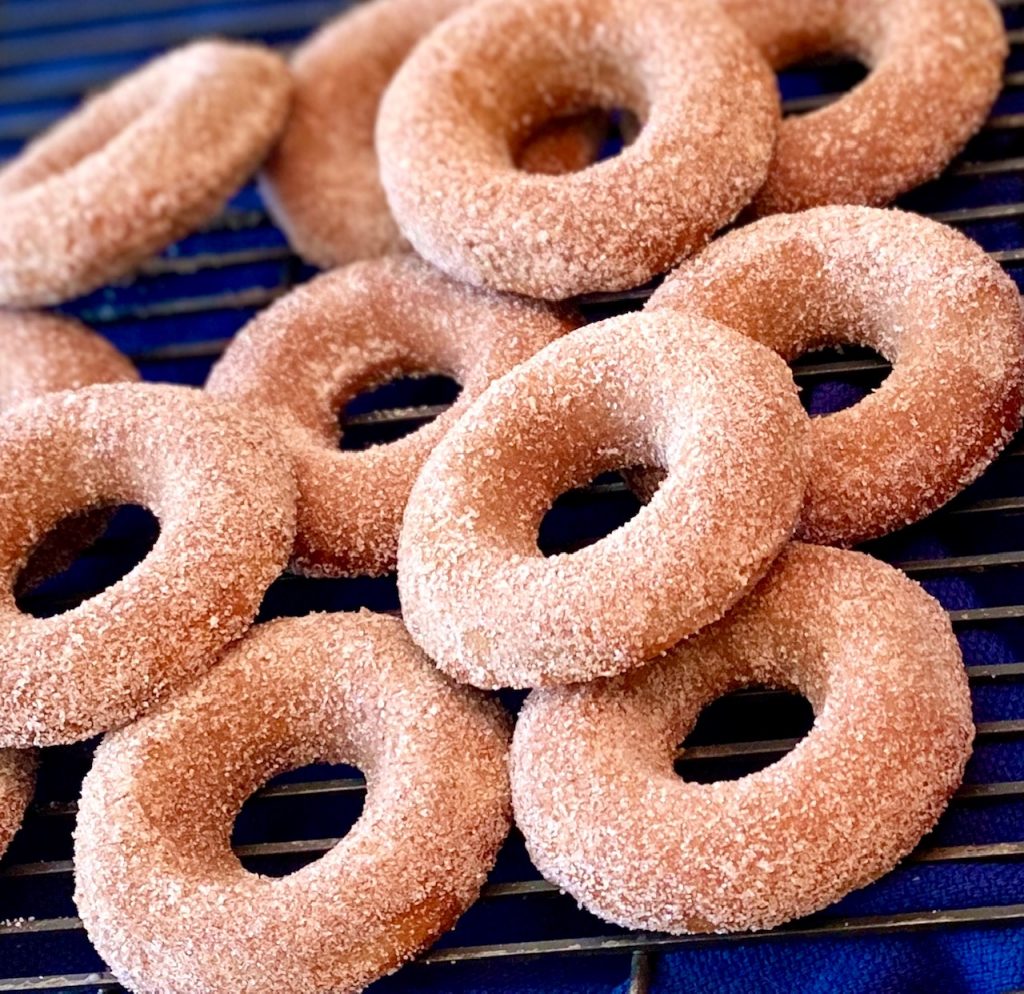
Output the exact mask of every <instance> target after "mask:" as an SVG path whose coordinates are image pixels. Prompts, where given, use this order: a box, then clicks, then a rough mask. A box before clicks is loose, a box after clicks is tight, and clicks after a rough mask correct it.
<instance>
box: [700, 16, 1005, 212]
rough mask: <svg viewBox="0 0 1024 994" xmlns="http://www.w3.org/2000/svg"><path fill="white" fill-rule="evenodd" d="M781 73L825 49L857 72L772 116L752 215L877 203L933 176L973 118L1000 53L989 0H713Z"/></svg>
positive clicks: (987, 104)
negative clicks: (842, 86) (854, 63)
mask: <svg viewBox="0 0 1024 994" xmlns="http://www.w3.org/2000/svg"><path fill="white" fill-rule="evenodd" d="M719 3H720V4H721V6H722V8H723V9H724V10H725V12H726V13H728V14H729V15H730V16H731V17H732V18H733V19H734V20H735V21H736V23H737V24H739V25H740V27H742V28H743V29H744V31H745V32H746V33H747V35H748V36H749V38H750V40H751V41H752V42H753V43H754V44H755V45H757V47H758V48H759V49H760V50H761V52H762V53H763V54H764V55H765V57H766V58H767V59H768V61H769V62H770V63H771V64H772V65H773V66H774V67H775V68H776V69H781V68H784V67H786V66H788V65H791V64H793V63H795V62H799V61H801V60H804V59H808V58H810V57H812V56H815V55H821V54H823V53H825V52H831V53H836V54H839V55H847V56H850V57H852V58H855V59H858V60H860V61H861V62H863V63H864V64H865V65H866V66H867V67H868V70H869V73H868V76H867V78H866V79H865V80H864V81H863V82H861V83H860V84H859V85H858V86H856V87H854V88H853V89H852V90H851V91H850V92H848V93H845V94H843V95H841V96H840V97H839V99H837V100H836V101H835V102H834V103H831V104H829V105H827V106H826V107H823V108H820V109H818V110H814V111H811V112H810V113H808V114H800V115H792V116H790V117H787V118H786V119H785V120H784V121H783V122H782V127H781V129H780V131H779V140H778V145H777V146H776V149H775V157H774V160H773V161H772V165H771V168H770V170H769V172H768V179H767V181H766V182H765V185H764V186H763V187H762V188H761V190H760V192H759V193H758V194H757V196H756V198H755V199H754V205H753V209H754V212H755V213H757V214H761V215H764V214H774V213H779V212H789V211H798V210H803V209H805V208H807V207H814V206H817V205H819V204H867V205H875V206H881V205H884V204H887V203H889V201H891V200H893V199H894V198H895V197H896V196H898V195H899V194H900V193H903V192H904V191H906V190H909V189H911V188H912V187H915V186H918V185H920V184H921V183H924V182H925V181H926V180H929V179H932V178H934V177H935V176H937V175H938V174H939V173H940V172H942V170H943V169H944V168H945V167H946V165H947V164H948V163H949V162H950V160H951V159H952V158H953V157H954V156H955V155H956V154H957V153H958V152H959V151H960V150H961V149H962V148H963V146H964V145H965V144H966V142H967V140H968V139H969V138H970V137H971V136H972V135H973V134H974V133H975V132H976V131H978V129H979V128H980V127H981V126H982V124H983V123H984V121H985V118H986V117H987V116H988V113H989V111H990V110H991V109H992V105H993V104H994V103H995V100H996V97H997V96H998V95H999V91H1000V89H1001V88H1002V85H1003V63H1004V62H1005V60H1006V56H1007V54H1008V52H1009V46H1008V44H1007V38H1006V30H1005V28H1004V27H1003V18H1002V15H1001V14H1000V12H999V10H998V8H997V7H996V6H995V4H993V3H992V2H991V0H719Z"/></svg>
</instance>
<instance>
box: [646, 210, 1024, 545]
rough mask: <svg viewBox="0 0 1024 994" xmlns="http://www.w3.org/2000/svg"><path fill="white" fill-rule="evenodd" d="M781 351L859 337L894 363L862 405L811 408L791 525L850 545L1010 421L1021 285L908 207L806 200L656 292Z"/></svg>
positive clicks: (1016, 420)
mask: <svg viewBox="0 0 1024 994" xmlns="http://www.w3.org/2000/svg"><path fill="white" fill-rule="evenodd" d="M648 307H649V308H650V309H651V310H652V311H655V312H660V311H664V310H685V311H686V312H687V313H693V312H695V313H698V314H702V315H704V316H705V317H708V318H711V319H712V320H714V321H719V322H721V323H722V324H726V325H728V326H729V327H730V328H733V329H735V330H737V331H741V332H743V333H744V334H746V335H750V336H751V337H752V338H755V339H757V340H758V341H759V342H761V343H763V344H764V345H768V346H770V347H772V348H774V349H775V350H776V351H777V352H778V353H779V354H780V355H781V356H782V357H783V358H784V359H787V360H791V359H794V358H795V357H796V356H798V355H800V354H801V353H803V352H808V351H811V350H814V349H818V348H823V347H827V346H836V345H843V344H847V343H855V344H858V345H865V346H869V347H870V348H873V349H875V350H876V351H877V352H879V353H881V354H882V355H883V356H884V357H885V358H886V359H888V360H889V361H891V362H892V364H893V370H892V373H891V375H890V376H889V377H888V378H887V379H886V380H885V382H884V383H883V384H882V385H881V387H879V388H878V389H877V390H875V391H874V392H873V393H872V394H870V395H869V396H868V397H865V398H864V399H863V400H862V401H861V402H860V403H859V404H855V405H854V406H853V407H849V408H847V409H845V410H842V411H838V412H837V413H834V414H829V415H826V416H824V417H819V418H814V419H813V420H812V427H811V438H812V451H811V457H810V458H811V474H810V479H809V481H808V486H807V494H806V498H805V501H804V510H803V515H802V518H801V522H800V526H799V529H798V532H797V534H798V535H799V536H800V537H802V538H805V539H807V540H809V541H813V542H820V543H824V544H833V545H853V544H855V543H857V542H861V541H863V540H865V539H868V538H872V537H874V536H877V535H882V534H885V533H886V532H889V531H892V530H893V529H895V528H899V527H901V526H903V525H906V524H909V523H911V522H913V521H916V520H918V519H920V518H922V517H924V516H925V515H926V514H929V513H930V512H931V511H934V510H935V509H936V508H938V507H940V506H941V505H942V504H945V503H946V502H947V501H948V500H949V499H950V498H952V497H953V496H955V495H956V494H957V493H959V491H960V490H961V489H962V488H963V487H965V486H966V485H967V484H968V483H970V482H971V481H972V480H974V479H976V478H977V477H978V476H979V475H980V474H981V472H982V471H983V470H984V468H985V467H986V466H987V465H988V464H989V463H990V462H991V461H992V459H993V458H994V457H995V455H996V454H997V453H998V452H999V451H1000V450H1001V449H1002V448H1003V446H1004V445H1005V444H1006V442H1007V441H1008V440H1009V439H1010V438H1011V437H1012V435H1013V434H1014V433H1015V432H1016V430H1017V429H1018V428H1019V427H1020V424H1021V417H1022V405H1024V321H1022V312H1021V303H1020V294H1019V293H1018V291H1017V288H1016V286H1015V284H1014V283H1013V281H1012V280H1011V279H1010V277H1009V276H1007V275H1006V274H1005V273H1004V272H1003V270H1002V269H1001V268H1000V267H999V265H998V264H997V263H996V262H994V261H993V260H992V259H991V258H989V257H988V256H987V255H986V254H985V253H984V252H983V251H982V250H981V248H980V247H979V246H978V245H976V244H975V243H974V242H972V241H970V240H969V239H968V238H965V237H964V236H963V235H961V234H959V233H958V232H956V231H953V230H952V229H950V228H946V227H944V226H942V225H940V224H937V223H936V222H934V221H929V220H927V219H926V218H923V217H919V216H917V215H914V214H907V213H902V212H899V211H893V210H879V209H877V208H870V207H818V208H813V209H811V210H809V211H805V212H803V213H800V214H795V215H786V216H774V217H769V218H764V219H763V220H761V221H758V222H756V223H754V224H751V225H749V226H748V227H745V228H742V229H740V230H738V231H735V232H733V233H731V234H729V235H726V236H725V237H724V238H722V239H720V240H719V241H717V242H716V243H715V244H714V245H712V246H710V247H709V248H708V250H707V251H706V252H704V253H703V254H702V255H700V256H699V257H697V258H696V259H694V260H692V261H691V262H689V263H687V264H686V265H684V266H683V267H682V268H681V269H679V270H678V271H677V272H676V273H675V274H673V275H672V276H671V277H670V278H669V279H668V280H667V281H666V282H665V283H664V284H663V285H662V287H661V288H660V289H659V290H658V292H656V293H655V294H654V296H653V297H652V298H651V300H650V301H649V303H648Z"/></svg>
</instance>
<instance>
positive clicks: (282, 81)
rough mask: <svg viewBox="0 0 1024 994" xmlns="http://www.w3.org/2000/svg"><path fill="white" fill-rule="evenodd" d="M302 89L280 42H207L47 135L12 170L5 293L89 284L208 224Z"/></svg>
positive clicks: (2, 177)
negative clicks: (277, 50)
mask: <svg viewBox="0 0 1024 994" xmlns="http://www.w3.org/2000/svg"><path fill="white" fill-rule="evenodd" d="M290 88H291V81H290V78H289V75H288V70H287V67H286V66H285V65H284V63H283V62H282V61H281V60H280V59H279V58H278V57H277V56H276V55H274V54H273V53H272V52H269V51H266V50H264V49H261V48H257V47H255V46H252V45H240V44H236V43H233V42H224V41H203V42H196V43H194V44H191V45H187V46H185V47H184V48H181V49H178V50H177V51H174V52H171V53H170V54H169V55H165V56H163V57H162V58H159V59H156V60H154V61H153V62H151V63H149V64H148V65H146V66H144V67H143V68H142V69H140V70H138V71H137V72H134V73H132V74H131V75H130V76H127V77H125V78H124V79H123V80H121V81H120V82H118V83H117V84H115V85H114V86H113V87H112V88H111V89H109V90H107V91H106V92H104V93H102V94H100V95H99V96H98V97H96V98H94V99H93V100H91V101H89V103H87V104H86V105H85V106H84V107H83V108H81V109H80V110H79V111H77V112H76V113H74V114H73V115H71V116H70V117H68V118H67V119H66V120H64V121H62V122H61V123H59V124H58V125H57V126H56V127H55V128H53V129H52V130H50V131H48V132H47V133H46V134H44V135H43V136H42V137H41V138H39V139H37V140H36V141H35V142H34V143H33V144H31V145H30V146H29V147H28V148H27V149H26V151H25V152H23V153H22V155H21V156H19V157H18V158H17V159H15V161H14V162H13V163H11V165H9V166H7V167H6V168H5V169H4V170H3V171H2V172H0V212H2V214H3V218H4V223H3V225H2V227H0V302H2V303H4V304H9V305H15V306H33V305H37V304H54V303H58V302H59V301H62V300H66V299H67V298H69V297H73V296H75V295H77V294H81V293H85V292H86V291H88V290H92V289H94V288H95V287H97V286H100V285H102V284H103V283H106V282H109V281H110V280H113V279H115V278H117V277H119V276H123V275H125V274H126V273H129V272H131V271H132V270H133V269H134V268H135V267H136V266H137V265H138V264H139V263H140V262H142V261H143V260H144V259H146V258H147V257H148V256H150V255H152V254H153V253H155V252H157V251H159V250H160V249H162V248H164V247H165V246H167V245H169V244H170V243H171V242H173V241H175V240H176V239H178V238H180V237H181V236H182V235H185V234H187V233H188V232H189V231H190V230H192V229H193V228H195V227H196V226H197V225H199V224H201V223H202V222H203V221H205V220H207V219H208V218H209V217H210V216H211V215H213V214H214V213H216V211H218V210H219V209H220V207H221V205H222V204H223V202H224V201H225V199H226V198H227V197H228V195H229V194H231V193H233V192H234V190H235V188H236V187H238V186H239V185H240V184H241V183H242V181H243V180H244V179H245V178H246V177H247V176H248V175H249V174H250V173H251V172H252V171H253V170H254V169H255V168H256V167H257V165H259V162H260V160H261V159H262V158H263V156H264V155H265V154H266V152H267V150H268V149H269V147H270V145H271V143H272V142H273V141H274V139H275V138H276V137H277V134H278V132H279V131H280V129H281V127H282V126H283V124H284V119H285V114H286V112H287V109H288V100H289V95H290Z"/></svg>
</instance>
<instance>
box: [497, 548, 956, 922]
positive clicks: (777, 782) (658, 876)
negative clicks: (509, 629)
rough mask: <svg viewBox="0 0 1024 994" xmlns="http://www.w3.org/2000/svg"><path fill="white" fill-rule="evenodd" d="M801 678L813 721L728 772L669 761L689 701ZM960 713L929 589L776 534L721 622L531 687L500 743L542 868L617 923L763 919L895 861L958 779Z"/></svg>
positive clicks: (859, 558)
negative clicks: (771, 549)
mask: <svg viewBox="0 0 1024 994" xmlns="http://www.w3.org/2000/svg"><path fill="white" fill-rule="evenodd" d="M750 685H759V686H766V685H767V686H771V687H777V688H781V689H787V690H795V691H797V692H799V693H802V694H803V695H804V696H805V697H807V698H808V700H809V701H810V702H811V705H812V706H813V708H814V714H815V722H814V727H813V728H812V729H811V731H810V732H809V733H808V735H807V736H806V737H805V738H804V739H803V740H802V741H800V742H799V743H798V744H797V746H796V747H795V748H794V749H793V750H792V751H791V752H790V753H788V754H787V755H786V756H784V757H783V758H782V759H780V760H779V761H778V762H776V763H774V764H772V765H771V766H768V767H766V768H765V769H763V770H760V771H758V772H756V773H752V774H749V775H748V776H745V777H742V778H741V779H739V780H722V781H718V782H714V783H696V782H692V781H687V780H686V779H685V775H684V776H680V775H678V774H677V773H676V772H675V770H674V768H673V763H674V760H675V759H676V757H677V752H678V746H679V743H680V742H682V741H683V739H684V738H685V737H686V735H687V734H688V733H689V732H690V730H691V729H692V728H693V725H694V723H695V722H696V720H697V717H698V716H699V715H700V713H701V711H702V709H703V708H704V707H705V706H706V705H708V704H710V703H711V702H712V701H713V700H715V699H716V698H718V697H720V696H722V695H723V694H727V693H729V692H730V691H734V690H738V689H741V688H743V687H747V686H750ZM973 737H974V726H973V724H972V721H971V699H970V694H969V692H968V687H967V677H966V673H965V671H964V667H963V662H962V660H961V657H960V650H959V647H958V646H957V642H956V639H955V638H954V636H953V632H952V629H951V627H950V624H949V619H948V617H947V615H946V613H945V612H944V611H943V610H942V608H941V606H940V605H939V604H938V603H937V602H936V601H934V600H933V599H932V598H931V597H929V596H928V595H927V594H926V593H925V592H924V591H923V590H922V589H921V588H920V587H919V586H918V585H917V584H915V583H913V582H912V581H910V580H908V579H907V578H906V577H905V576H903V575H902V574H901V573H899V572H897V571H896V570H894V569H892V568H891V567H890V566H887V565H885V564H884V563H881V562H879V561H878V560H875V559H871V558H870V557H868V556H865V555H862V554H861V553H855V552H846V551H842V550H839V549H829V548H825V547H822V546H810V545H800V544H798V543H794V544H793V545H791V546H790V547H789V548H788V549H787V550H786V551H785V552H784V553H783V554H782V555H781V556H780V557H779V559H778V560H777V561H776V563H775V565H774V566H773V567H772V569H771V570H770V572H769V573H768V575H767V577H766V578H765V579H764V580H763V581H762V582H761V584H760V585H759V586H758V587H757V588H756V589H755V590H754V592H753V593H752V594H751V595H750V596H749V597H748V598H747V599H746V600H744V601H743V602H742V603H741V604H740V605H738V606H737V608H736V609H735V610H734V611H733V612H732V613H731V614H730V615H728V616H727V617H726V618H724V619H723V620H722V621H721V622H719V623H718V624H717V625H715V626H713V627H712V628H710V629H708V630H707V631H706V632H702V633H701V634H699V635H698V636H696V637H695V638H694V639H691V640H689V641H687V642H684V643H683V644H682V645H680V646H679V647H678V648H676V649H673V650H671V651H670V652H669V653H667V654H666V655H665V656H664V657H663V658H661V659H658V660H656V661H655V662H653V663H652V664H651V665H650V666H648V667H646V668H644V669H641V670H638V671H636V672H633V673H628V674H625V675H624V676H622V677H619V678H617V679H615V680H609V681H597V682H595V683H592V684H588V685H586V686H579V687H566V688H551V689H545V690H541V691H535V692H534V693H533V694H531V695H530V697H529V698H528V700H527V702H526V705H525V706H524V708H523V709H522V711H521V713H520V716H519V721H518V724H517V725H516V731H515V736H514V738H513V743H512V759H511V770H512V791H513V804H514V809H515V815H516V822H517V824H518V825H519V827H520V829H521V830H522V832H523V835H524V836H525V838H526V844H527V848H528V849H529V851H530V855H531V857H532V859H533V861H534V863H535V864H536V866H537V868H538V869H539V870H540V871H541V873H543V874H544V876H545V877H547V878H548V879H549V880H551V881H553V882H554V883H556V884H557V885H558V886H559V887H561V888H563V889H564V890H566V891H568V892H569V893H570V894H572V896H573V897H575V898H576V899H577V900H578V901H580V902H581V903H582V904H583V905H584V906H586V907H587V908H588V909H589V910H591V911H593V912H594V913H595V914H597V915H599V916H601V917H602V918H605V919H607V920H609V921H614V922H617V923H618V924H621V925H626V926H628V927H631V928H644V929H656V930H658V931H663V932H674V933H687V932H731V931H739V930H744V929H765V928H772V927H774V926H776V925H779V924H781V923H782V922H785V921H788V920H789V919H791V918H796V917H799V916H801V915H807V914H810V913H811V912H812V911H816V910H818V909H819V908H823V907H825V906H826V905H828V904H831V903H832V902H834V901H837V900H839V898H841V897H842V896H843V895H844V894H846V893H848V892H849V891H851V890H853V889H855V888H857V887H862V886H864V885H865V884H867V883H869V882H870V881H872V880H874V879H875V878H877V877H879V876H881V875H882V874H883V873H885V872H887V871H888V870H890V869H891V868H892V867H893V866H894V865H895V864H896V863H897V862H898V861H899V860H900V859H902V858H903V857H904V856H906V855H907V854H908V853H909V852H910V851H911V850H912V849H913V848H914V846H915V845H917V843H918V842H919V841H920V839H921V837H922V836H923V835H924V834H925V833H926V832H928V831H929V830H930V829H931V828H932V826H933V825H934V824H935V822H936V819H937V818H938V817H939V815H940V814H941V813H942V811H943V810H944V809H945V807H946V804H947V802H948V801H949V798H950V797H951V796H952V794H953V792H954V791H955V790H956V788H957V787H958V785H959V784H960V780H961V778H962V776H963V772H964V765H965V763H966V762H967V758H968V756H969V755H970V752H971V742H972V740H973Z"/></svg>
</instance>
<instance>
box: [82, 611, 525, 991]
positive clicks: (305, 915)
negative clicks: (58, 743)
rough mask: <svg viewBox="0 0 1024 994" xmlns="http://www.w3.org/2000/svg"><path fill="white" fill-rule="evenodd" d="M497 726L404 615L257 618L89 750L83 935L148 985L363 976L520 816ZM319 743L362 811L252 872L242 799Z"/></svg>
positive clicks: (473, 882)
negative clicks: (357, 775) (295, 865)
mask: <svg viewBox="0 0 1024 994" xmlns="http://www.w3.org/2000/svg"><path fill="white" fill-rule="evenodd" d="M508 736H509V728H508V721H507V716H506V715H505V714H504V713H503V712H502V710H501V708H500V707H499V706H498V705H497V704H496V703H494V702H492V701H489V700H487V699H486V698H484V697H483V696H482V695H479V694H477V693H476V692H474V691H471V690H469V689H468V688H465V687H457V686H455V685H454V684H452V683H451V682H449V681H448V680H446V679H445V678H444V677H443V676H442V675H441V674H440V673H438V672H437V670H436V669H435V668H434V667H433V666H432V665H431V663H430V660H428V659H427V658H426V657H425V656H424V655H423V653H421V652H420V651H419V650H418V649H417V648H416V646H415V645H413V643H412V641H411V640H410V639H409V636H408V633H407V632H406V631H405V629H404V628H403V627H402V624H401V622H400V621H399V620H398V619H396V618H390V617H385V616H382V615H372V614H370V613H368V612H361V613H360V614H358V615H356V614H334V615H309V616H306V617H303V618H288V619H282V620H279V621H276V622H270V623H269V624H266V625H261V626H259V627H257V628H255V629H253V630H252V632H251V633H250V634H249V635H248V636H247V637H246V638H245V639H244V640H242V641H241V642H238V643H236V644H235V645H234V646H233V647H232V648H231V649H229V650H228V652H227V653H226V654H225V655H224V657H223V660H222V661H221V662H220V664H219V665H217V666H216V667H214V668H213V669H212V670H211V671H210V672H209V673H208V674H207V675H206V676H205V677H203V678H202V679H201V680H200V681H198V682H197V683H196V685H195V686H194V687H192V688H191V689H190V690H188V691H187V692H186V693H184V694H183V695H181V696H179V697H177V698H176V699H175V700H173V701H171V702H170V703H169V704H168V705H166V706H164V707H162V708H160V709H159V710H158V711H156V712H154V713H153V714H152V715H148V716H147V717H145V718H143V719H142V720H141V721H139V722H137V723H136V724H134V725H132V726H130V727H128V728H125V729H123V730H122V731H120V732H116V733H114V734H112V735H110V736H108V737H107V738H106V739H105V740H104V742H103V743H102V744H101V745H100V747H99V749H98V750H97V753H96V761H95V764H94V766H93V768H92V770H91V771H90V773H89V774H88V776H87V777H86V779H85V783H84V785H83V788H82V801H81V805H80V807H79V814H78V827H77V829H76V831H75V866H76V888H75V901H76V904H77V905H78V910H79V912H80V913H81V915H82V919H83V921H84V922H85V926H86V929H87V930H88V933H89V936H90V938H91V939H92V941H93V944H94V945H95V946H96V949H97V950H98V951H99V953H100V955H101V956H103V958H104V959H105V960H106V961H107V963H108V964H109V965H110V968H111V969H112V970H113V972H114V974H115V975H116V976H117V977H118V979H119V980H120V981H121V982H122V983H124V984H126V985H127V986H128V987H130V988H131V989H132V990H133V991H137V992H139V994H195V992H197V991H243V990H244V991H247V992H249V994H280V992H281V991H285V990H288V991H303V992H305V994H317V992H322V994H341V992H347V994H354V992H357V991H361V990H362V989H363V988H364V987H365V986H366V985H367V984H368V983H370V982H371V981H373V980H376V979H377V978H378V977H380V976H382V975H384V974H385V973H389V972H391V971H393V970H395V969H396V968H397V967H398V966H400V965H401V964H402V963H403V962H405V961H406V960H408V959H410V958H412V956H413V955H415V953H416V952H418V951H419V950H420V949H423V948H424V947H426V946H428V945H429V944H430V943H432V942H433V941H434V940H435V939H436V938H437V937H438V936H439V935H441V933H442V932H444V931H446V930H447V929H449V928H450V927H451V926H452V925H453V924H454V923H455V920H456V919H457V918H458V917H459V916H460V915H461V914H462V912H463V911H465V909H466V908H467V907H469V905H470V904H472V903H473V901H474V900H475V899H476V897H477V895H478V893H479V892H480V887H481V886H482V885H483V883H484V880H485V878H486V876H487V873H488V871H489V870H490V868H491V866H492V865H493V863H494V859H495V856H496V854H497V851H498V848H499V846H500V845H501V843H502V841H503V840H504V838H505V835H506V834H507V832H508V829H509V824H510V820H511V818H510V815H511V812H510V805H509V787H508V768H507V765H506V764H507V752H508ZM313 762H326V763H346V764H353V765H358V766H359V768H360V769H361V770H362V772H363V773H364V774H365V776H366V781H367V793H366V802H365V805H364V807H363V812H362V815H361V816H360V818H359V820H358V821H357V822H356V823H355V825H354V826H353V827H352V828H351V829H350V831H349V832H348V834H347V835H346V836H345V837H344V838H342V839H341V840H340V841H339V842H338V843H337V844H336V845H335V846H334V848H333V849H331V850H330V851H329V852H328V853H327V854H326V855H325V856H323V857H322V858H321V859H319V860H317V861H316V862H315V863H312V864H310V865H307V866H305V867H303V868H302V869H300V870H298V871H297V872H295V873H293V874H291V875H290V876H287V877H277V878H275V877H268V876H261V875H257V874H255V873H250V872H248V871H247V870H246V869H245V868H244V867H243V866H242V865H241V863H240V862H239V860H238V858H237V857H236V856H235V854H234V853H233V852H232V850H231V846H230V838H231V829H232V824H233V822H234V819H235V816H236V815H237V813H238V811H239V809H240V808H241V806H242V804H243V802H244V801H245V800H246V798H247V797H248V796H249V795H250V794H252V793H253V792H254V791H255V790H256V789H257V788H259V787H260V786H262V785H263V784H264V783H266V782H267V780H269V779H270V778H272V777H274V776H275V775H277V774H279V773H283V772H285V771H288V770H291V769H295V768H296V767H300V766H304V765H306V764H309V763H313Z"/></svg>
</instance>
